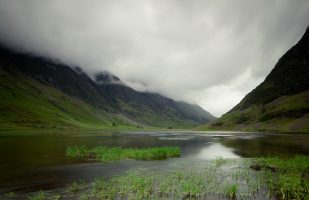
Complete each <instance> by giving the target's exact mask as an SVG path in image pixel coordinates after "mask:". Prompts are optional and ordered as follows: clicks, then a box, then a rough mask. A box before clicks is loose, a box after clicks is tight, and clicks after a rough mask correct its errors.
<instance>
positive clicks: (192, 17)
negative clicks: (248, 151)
mask: <svg viewBox="0 0 309 200" xmlns="http://www.w3.org/2000/svg"><path fill="white" fill-rule="evenodd" d="M308 10H309V2H308V1H302V0H299V1H290V0H275V1H268V0H260V1H251V0H249V1H248V0H236V1H229V0H222V1H205V0H194V1H185V0H136V1H131V0H120V1H114V0H92V1H86V0H66V1H63V0H53V1H40V0H22V1H21V0H0V27H1V29H0V30H1V32H0V41H1V43H4V44H6V45H8V46H10V47H13V48H16V49H19V50H20V51H25V52H31V53H33V54H37V55H40V56H48V57H52V58H56V59H60V60H61V61H63V62H65V63H68V64H72V65H79V66H81V67H82V68H83V70H85V71H86V72H87V73H89V74H94V73H97V72H100V71H105V70H107V71H110V72H111V73H114V74H115V75H117V76H118V77H120V78H121V79H122V81H123V82H125V83H126V84H128V85H130V86H132V87H133V88H135V89H137V90H142V91H153V92H159V93H161V94H163V95H165V96H169V97H172V98H174V99H176V100H185V101H188V102H191V103H196V104H199V105H201V106H202V107H204V108H205V109H206V110H208V111H210V112H212V113H213V114H215V115H217V116H220V115H221V114H223V113H225V112H227V111H228V110H230V109H231V108H232V107H233V106H235V104H237V103H238V102H239V101H240V100H241V99H242V98H243V97H244V95H245V94H246V93H248V92H249V91H251V90H252V89H253V88H254V87H256V86H257V85H258V84H259V83H260V82H261V81H262V80H263V79H264V78H265V76H266V75H267V74H268V73H269V72H270V70H271V69H272V68H273V67H274V65H275V63H276V62H277V60H278V59H279V58H280V56H281V55H282V54H283V53H284V52H286V51H287V50H288V49H289V48H290V47H291V46H293V45H294V44H295V43H296V42H297V41H298V40H299V39H300V37H301V36H302V34H303V33H304V31H305V29H306V27H307V26H308V24H309V20H308V19H309V12H308Z"/></svg>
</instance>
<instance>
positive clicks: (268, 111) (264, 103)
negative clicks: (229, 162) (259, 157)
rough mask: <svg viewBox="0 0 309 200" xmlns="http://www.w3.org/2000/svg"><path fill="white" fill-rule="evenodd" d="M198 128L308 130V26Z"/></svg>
mask: <svg viewBox="0 0 309 200" xmlns="http://www.w3.org/2000/svg"><path fill="white" fill-rule="evenodd" d="M198 129H199V130H213V129H216V130H246V131H247V130H248V131H284V132H309V27H307V29H306V31H305V33H304V34H303V36H302V38H301V39H300V40H299V41H298V42H297V44H295V45H294V46H293V47H292V48H290V49H289V50H288V51H287V52H286V53H285V54H284V55H283V56H282V57H281V58H280V59H279V60H278V62H277V64H276V65H275V67H274V68H273V69H272V71H271V72H270V73H269V74H268V75H267V77H266V78H265V80H264V81H263V82H262V83H261V84H260V85H259V86H257V87H256V88H255V89H253V90H252V91H251V92H250V93H248V94H247V95H246V96H245V97H244V98H243V99H242V100H241V102H240V103H239V104H237V105H236V106H235V107H234V108H233V109H231V110H230V111H229V112H227V113H226V114H224V115H223V116H222V117H221V118H219V119H218V120H216V121H215V122H213V123H210V124H208V125H204V126H201V127H199V128H198Z"/></svg>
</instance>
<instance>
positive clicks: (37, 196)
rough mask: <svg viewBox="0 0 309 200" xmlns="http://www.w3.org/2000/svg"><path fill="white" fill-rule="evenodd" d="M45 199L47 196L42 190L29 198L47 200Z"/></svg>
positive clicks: (31, 199)
mask: <svg viewBox="0 0 309 200" xmlns="http://www.w3.org/2000/svg"><path fill="white" fill-rule="evenodd" d="M45 199H46V194H45V192H44V191H42V190H41V191H39V192H37V193H35V194H33V195H31V196H29V197H28V200H45Z"/></svg>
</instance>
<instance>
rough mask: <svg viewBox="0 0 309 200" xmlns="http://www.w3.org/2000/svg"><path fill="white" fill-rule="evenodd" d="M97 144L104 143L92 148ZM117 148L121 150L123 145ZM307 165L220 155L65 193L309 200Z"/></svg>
mask: <svg viewBox="0 0 309 200" xmlns="http://www.w3.org/2000/svg"><path fill="white" fill-rule="evenodd" d="M96 148H99V147H95V148H90V149H92V150H93V149H96ZM99 149H101V148H99ZM107 149H108V148H107ZM77 150H78V152H77V153H76V154H74V155H78V156H87V155H88V150H87V148H86V147H82V148H75V150H74V151H73V152H75V151H77ZM101 150H102V149H101ZM116 150H117V151H116ZM122 150H123V149H122ZM102 151H103V152H105V150H102ZM113 151H116V152H118V151H120V152H121V150H119V148H116V149H114V150H113ZM113 151H112V152H113ZM71 153H72V152H71ZM117 155H118V154H117ZM119 157H121V156H119ZM250 168H251V169H250ZM252 169H255V170H252ZM308 170H309V157H308V156H294V157H291V158H276V157H269V158H267V157H266V158H256V159H241V160H228V159H223V158H218V159H216V160H213V161H212V162H210V163H207V165H205V166H203V167H201V168H192V167H190V168H182V169H179V170H173V171H159V172H150V171H142V170H136V171H133V172H131V173H127V174H122V175H120V176H114V177H112V178H109V179H102V178H100V179H95V180H94V181H93V182H91V183H88V184H85V183H83V184H80V183H77V182H74V183H73V184H72V185H71V186H69V187H68V189H67V191H68V194H67V195H68V196H65V198H66V197H69V198H72V199H82V200H84V199H85V200H86V199H87V200H96V199H119V200H120V199H126V200H131V199H132V200H133V199H134V200H142V199H230V200H235V199H238V200H239V199H252V198H254V199H255V198H257V199H260V198H262V199H264V198H265V199H269V198H271V197H275V198H276V199H283V200H285V199H299V200H303V199H309V198H308V197H309V196H308V192H309V189H308V188H309V182H308V178H309V174H308ZM42 195H43V193H38V194H37V196H32V198H29V199H40V198H41V196H42ZM272 199H273V198H272Z"/></svg>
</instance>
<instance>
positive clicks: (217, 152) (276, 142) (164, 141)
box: [0, 131, 309, 195]
mask: <svg viewBox="0 0 309 200" xmlns="http://www.w3.org/2000/svg"><path fill="white" fill-rule="evenodd" d="M308 144H309V135H305V134H271V133H269V134H265V133H231V132H177V131H173V132H131V133H128V132H126V133H103V132H102V133H94V134H89V133H87V134H78V135H68V136H64V135H60V136H46V135H45V136H8V135H7V136H4V135H3V136H0V158H1V159H0V195H1V194H3V193H6V192H11V191H13V192H15V193H27V192H32V191H38V190H40V189H42V190H57V188H58V189H59V188H64V187H65V186H67V185H69V184H70V183H72V182H73V181H75V180H84V181H91V180H93V179H94V178H96V177H111V176H113V175H117V174H121V173H124V172H126V171H128V170H132V169H140V170H162V169H163V170H164V169H173V168H181V167H183V166H188V165H195V164H196V165H197V164H199V163H202V162H203V161H205V160H209V159H215V158H216V157H223V158H251V157H259V156H267V155H277V156H288V155H293V154H305V155H309V145H308ZM72 145H86V146H95V145H105V146H122V147H137V148H140V147H154V146H168V145H179V146H181V151H182V153H181V157H180V158H173V159H168V160H163V161H134V160H125V161H117V162H112V163H104V164H103V163H100V162H89V161H83V160H76V159H75V160H74V159H70V158H67V157H66V156H65V149H66V148H67V147H68V146H72Z"/></svg>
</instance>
